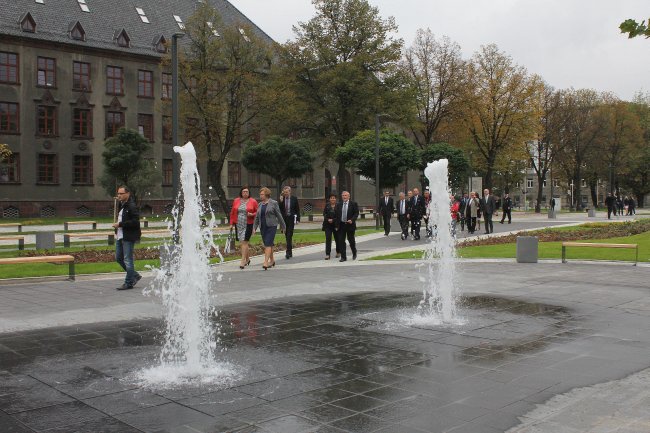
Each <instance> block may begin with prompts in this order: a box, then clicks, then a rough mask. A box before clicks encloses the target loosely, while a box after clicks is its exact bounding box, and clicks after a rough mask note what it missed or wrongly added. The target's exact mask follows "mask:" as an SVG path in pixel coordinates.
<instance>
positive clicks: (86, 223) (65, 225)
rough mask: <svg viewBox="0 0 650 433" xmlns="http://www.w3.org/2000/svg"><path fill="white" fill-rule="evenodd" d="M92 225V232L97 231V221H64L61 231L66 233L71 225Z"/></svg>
mask: <svg viewBox="0 0 650 433" xmlns="http://www.w3.org/2000/svg"><path fill="white" fill-rule="evenodd" d="M88 224H90V225H92V227H93V230H97V221H66V222H64V223H63V230H64V231H66V232H67V231H68V230H69V229H70V226H72V225H75V226H77V225H88Z"/></svg>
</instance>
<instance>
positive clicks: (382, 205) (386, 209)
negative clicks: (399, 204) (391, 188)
mask: <svg viewBox="0 0 650 433" xmlns="http://www.w3.org/2000/svg"><path fill="white" fill-rule="evenodd" d="M393 210H394V206H393V198H392V197H391V196H390V192H388V191H384V196H383V197H382V198H381V200H380V201H379V215H381V217H382V218H383V219H384V236H388V234H389V233H390V218H391V216H392V215H393Z"/></svg>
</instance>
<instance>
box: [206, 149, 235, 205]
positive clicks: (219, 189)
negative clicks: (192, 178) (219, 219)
mask: <svg viewBox="0 0 650 433" xmlns="http://www.w3.org/2000/svg"><path fill="white" fill-rule="evenodd" d="M222 171H223V161H218V160H217V161H213V160H208V179H210V186H212V189H213V190H214V191H215V192H216V194H217V198H218V199H219V206H221V211H222V212H223V213H225V214H226V215H228V211H229V210H230V208H229V207H228V198H227V197H226V191H225V190H224V189H223V185H221V173H222ZM213 211H214V209H213Z"/></svg>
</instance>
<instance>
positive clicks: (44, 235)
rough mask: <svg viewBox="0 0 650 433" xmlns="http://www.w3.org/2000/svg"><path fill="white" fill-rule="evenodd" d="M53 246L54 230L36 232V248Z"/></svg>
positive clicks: (46, 248)
mask: <svg viewBox="0 0 650 433" xmlns="http://www.w3.org/2000/svg"><path fill="white" fill-rule="evenodd" d="M55 247H56V243H55V241H54V232H36V249H37V250H53V249H54V248H55Z"/></svg>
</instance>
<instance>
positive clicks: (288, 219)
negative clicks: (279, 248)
mask: <svg viewBox="0 0 650 433" xmlns="http://www.w3.org/2000/svg"><path fill="white" fill-rule="evenodd" d="M280 210H281V211H282V216H283V217H284V223H285V225H286V226H287V228H286V230H285V231H284V236H285V238H286V240H287V253H286V254H285V257H286V258H287V259H290V258H291V257H293V252H292V249H293V244H292V240H293V229H294V226H295V225H296V224H298V223H299V222H300V205H299V204H298V198H297V197H294V196H292V195H291V187H290V186H288V185H287V186H285V187H284V188H283V189H282V195H281V196H280Z"/></svg>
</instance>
